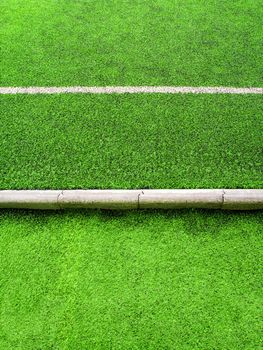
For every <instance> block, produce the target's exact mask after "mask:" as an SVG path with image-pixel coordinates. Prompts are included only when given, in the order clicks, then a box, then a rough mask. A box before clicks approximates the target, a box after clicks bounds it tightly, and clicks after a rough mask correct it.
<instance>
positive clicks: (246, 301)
mask: <svg viewBox="0 0 263 350" xmlns="http://www.w3.org/2000/svg"><path fill="white" fill-rule="evenodd" d="M262 219H263V217H262V212H258V213H246V212H243V213H229V214H227V215H226V214H224V213H221V212H218V211H215V212H202V211H191V210H182V211H176V212H175V211H168V212H160V211H158V212H157V211H149V212H143V211H142V212H139V213H138V212H136V213H135V212H114V213H113V212H94V211H92V212H90V211H78V212H76V211H72V212H71V211H68V212H57V213H53V212H52V213H51V212H45V213H37V212H30V211H21V212H18V211H5V210H3V211H0V261H1V264H0V303H1V313H0V348H1V349H12V350H13V349H32V350H33V349H109V348H111V349H180V350H184V349H187V350H188V349H189V350H190V349H199V350H202V349H204V350H207V349H230V350H236V349H257V346H258V344H259V343H260V304H261V300H262V288H261V283H260V281H261V280H262V267H261V264H260V263H259V262H260V260H261V259H262V249H261V247H262V233H263V232H262Z"/></svg>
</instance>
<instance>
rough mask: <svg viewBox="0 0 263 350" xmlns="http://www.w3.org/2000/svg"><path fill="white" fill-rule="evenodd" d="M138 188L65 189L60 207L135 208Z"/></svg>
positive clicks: (60, 198) (60, 199)
mask: <svg viewBox="0 0 263 350" xmlns="http://www.w3.org/2000/svg"><path fill="white" fill-rule="evenodd" d="M140 193H141V191H140V190H65V191H63V193H62V195H61V196H60V197H59V205H60V206H61V208H93V209H137V208H138V198H139V194H140Z"/></svg>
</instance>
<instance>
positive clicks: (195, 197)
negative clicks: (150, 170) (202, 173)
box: [139, 189, 223, 209]
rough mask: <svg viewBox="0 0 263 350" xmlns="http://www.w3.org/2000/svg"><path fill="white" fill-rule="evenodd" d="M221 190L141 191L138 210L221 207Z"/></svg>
mask: <svg viewBox="0 0 263 350" xmlns="http://www.w3.org/2000/svg"><path fill="white" fill-rule="evenodd" d="M222 200H223V190H209V189H208V190H207V189H203V190H202V189H196V190H180V189H179V190H143V191H142V194H141V195H140V200H139V207H140V208H145V209H146V208H158V209H173V208H212V209H220V208H221V207H222Z"/></svg>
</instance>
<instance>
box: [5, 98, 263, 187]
mask: <svg viewBox="0 0 263 350" xmlns="http://www.w3.org/2000/svg"><path fill="white" fill-rule="evenodd" d="M0 103H1V118H0V135H1V138H0V150H1V153H0V188H1V189H40V188H41V189H45V188H52V189H58V188H72V189H73V188H260V187H261V186H262V172H261V166H262V143H261V130H262V106H263V105H262V97H261V96H229V95H228V96H226V95H122V96H117V95H101V96H98V95H96V96H95V95H56V96H55V95H52V96H1V97H0Z"/></svg>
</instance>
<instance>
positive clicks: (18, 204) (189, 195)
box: [0, 189, 263, 210]
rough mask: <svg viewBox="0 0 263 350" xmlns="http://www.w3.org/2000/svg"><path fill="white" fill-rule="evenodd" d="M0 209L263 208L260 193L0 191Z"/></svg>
mask: <svg viewBox="0 0 263 350" xmlns="http://www.w3.org/2000/svg"><path fill="white" fill-rule="evenodd" d="M0 208H23V209H67V208H89V209H91V208H92V209H151V208H155V209H178V208H204V209H227V210H254V209H263V190H262V189H245V190H241V189H238V190H231V189H188V190H183V189H178V190H54V191H52V190H46V191H44V190H40V191H39V190H18V191H16V190H2V191H0Z"/></svg>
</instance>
